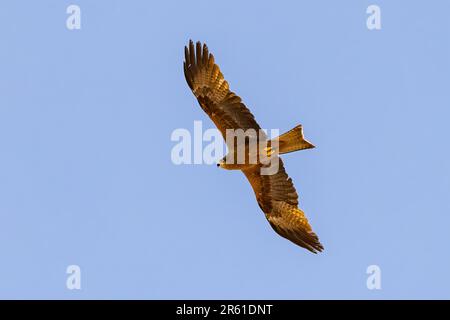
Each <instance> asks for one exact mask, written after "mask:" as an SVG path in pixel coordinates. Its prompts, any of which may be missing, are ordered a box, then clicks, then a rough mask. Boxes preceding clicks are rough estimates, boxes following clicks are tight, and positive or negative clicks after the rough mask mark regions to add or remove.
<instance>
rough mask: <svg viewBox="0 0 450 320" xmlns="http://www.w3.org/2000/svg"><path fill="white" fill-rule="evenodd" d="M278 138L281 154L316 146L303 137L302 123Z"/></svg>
mask: <svg viewBox="0 0 450 320" xmlns="http://www.w3.org/2000/svg"><path fill="white" fill-rule="evenodd" d="M276 139H278V153H279V154H283V153H289V152H294V151H298V150H303V149H312V148H314V145H313V144H312V143H310V142H309V141H307V140H306V139H305V138H304V137H303V128H302V126H301V125H298V126H296V127H295V128H294V129H291V130H289V131H288V132H286V133H284V134H282V135H281V136H279V137H278V138H276Z"/></svg>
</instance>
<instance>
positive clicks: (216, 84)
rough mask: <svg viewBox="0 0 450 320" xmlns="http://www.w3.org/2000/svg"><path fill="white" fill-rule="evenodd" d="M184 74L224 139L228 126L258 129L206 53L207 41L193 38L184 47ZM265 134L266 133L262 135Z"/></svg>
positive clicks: (251, 115)
mask: <svg viewBox="0 0 450 320" xmlns="http://www.w3.org/2000/svg"><path fill="white" fill-rule="evenodd" d="M184 54H185V61H184V75H185V78H186V81H187V83H188V85H189V87H190V88H191V90H192V92H193V93H194V95H195V97H196V98H197V100H198V102H199V104H200V106H201V107H202V109H203V110H204V111H205V112H206V114H207V115H208V116H209V117H210V118H211V120H212V121H213V122H214V124H215V125H216V127H217V128H218V129H219V131H220V132H221V133H222V136H223V137H224V139H225V138H226V130H227V129H234V130H236V129H243V130H247V129H255V131H256V132H258V133H259V132H260V130H261V128H260V126H259V125H258V123H257V122H256V120H255V117H254V116H253V114H252V113H251V112H250V110H249V109H248V108H247V107H246V106H245V105H244V103H242V100H241V98H240V97H239V96H238V95H236V94H235V93H234V92H232V91H230V87H229V85H228V82H227V81H226V80H225V78H224V76H223V74H222V72H221V71H220V68H219V66H218V65H217V64H216V63H215V62H214V56H213V55H212V54H211V53H209V51H208V47H207V46H206V44H203V46H202V45H201V43H200V42H197V43H196V45H195V47H194V43H193V42H192V41H189V46H188V47H185V49H184ZM264 137H265V135H264Z"/></svg>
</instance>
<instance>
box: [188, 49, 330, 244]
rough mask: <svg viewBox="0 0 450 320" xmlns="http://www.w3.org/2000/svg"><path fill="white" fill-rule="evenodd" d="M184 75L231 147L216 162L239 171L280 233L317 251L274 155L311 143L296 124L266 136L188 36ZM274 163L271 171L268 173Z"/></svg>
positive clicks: (209, 56)
mask: <svg viewBox="0 0 450 320" xmlns="http://www.w3.org/2000/svg"><path fill="white" fill-rule="evenodd" d="M184 74H185V77H186V81H187V83H188V85H189V87H190V88H191V90H192V92H193V93H194V95H195V97H196V98H197V100H198V102H199V104H200V106H201V107H202V109H203V110H204V111H205V112H206V114H207V115H208V116H209V117H210V118H211V120H212V121H213V122H214V124H215V125H216V127H217V128H218V129H219V131H220V132H221V133H222V136H223V138H224V139H225V140H226V142H227V145H228V147H229V149H230V153H229V154H228V155H227V156H226V157H225V158H224V159H222V160H221V161H220V162H219V164H218V166H220V167H222V168H224V169H229V170H241V171H242V172H243V173H244V175H245V176H246V177H247V179H248V181H249V182H250V184H251V186H252V188H253V191H254V193H255V196H256V200H257V202H258V204H259V206H260V208H261V210H262V211H263V212H264V214H265V216H266V218H267V220H268V221H269V223H270V225H271V226H272V228H273V229H274V230H275V231H276V232H277V233H278V234H279V235H281V236H282V237H284V238H286V239H289V240H290V241H292V242H294V243H295V244H297V245H299V246H301V247H303V248H306V249H308V250H310V251H312V252H314V253H316V252H317V251H322V250H323V246H322V244H321V243H320V242H319V239H318V237H317V235H316V234H315V233H314V232H313V231H312V229H311V226H310V225H309V223H308V220H307V219H306V216H305V214H304V213H303V211H302V210H301V209H299V208H298V195H297V192H296V190H295V188H294V185H293V183H292V180H291V178H289V177H288V175H287V174H286V171H285V169H284V165H283V162H282V160H281V158H279V157H278V154H283V153H288V152H293V151H297V150H302V149H309V148H313V147H314V146H313V145H312V144H311V143H309V142H308V141H306V140H305V139H304V137H303V131H302V127H301V126H297V127H295V128H294V129H292V130H290V131H288V132H286V133H285V134H283V135H281V136H280V137H278V139H275V140H269V139H268V137H267V136H266V134H265V133H264V131H263V130H261V128H260V126H259V124H258V123H257V122H256V120H255V118H254V116H253V115H252V114H251V113H250V111H249V110H248V109H247V108H246V106H245V105H244V104H243V103H242V101H241V98H239V96H237V95H236V94H235V93H234V92H232V91H230V89H229V85H228V82H227V81H226V80H225V79H224V77H223V75H222V73H221V71H220V69H219V67H218V66H217V64H215V62H214V57H213V55H212V54H210V53H209V51H208V48H207V46H206V45H205V44H204V45H203V47H202V45H201V44H200V42H197V44H196V46H195V47H194V43H193V42H192V41H190V42H189V47H185V62H184ZM230 132H244V133H245V137H244V139H241V140H240V142H239V135H237V136H238V137H236V136H235V137H233V136H231V139H230ZM230 147H231V148H230ZM239 150H241V151H242V154H243V159H242V158H240V155H239ZM239 160H241V161H239ZM242 160H243V161H242ZM273 163H275V164H276V166H275V167H276V170H275V171H274V172H270V170H269V169H271V165H272V164H273Z"/></svg>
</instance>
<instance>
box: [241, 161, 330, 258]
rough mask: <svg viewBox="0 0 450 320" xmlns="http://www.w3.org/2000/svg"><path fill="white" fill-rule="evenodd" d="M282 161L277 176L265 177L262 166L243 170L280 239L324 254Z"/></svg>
mask: <svg viewBox="0 0 450 320" xmlns="http://www.w3.org/2000/svg"><path fill="white" fill-rule="evenodd" d="M278 159H279V166H278V172H277V173H275V174H273V175H261V171H260V169H261V167H259V166H254V167H252V168H250V169H248V170H242V171H243V172H244V174H245V176H246V177H247V179H248V180H249V182H250V184H251V186H252V188H253V191H254V192H255V195H256V200H257V201H258V204H259V206H260V207H261V209H262V211H263V212H264V213H265V215H266V218H267V220H268V221H269V223H270V225H271V226H272V228H273V229H274V230H275V231H276V232H277V233H278V234H279V235H280V236H282V237H284V238H286V239H289V240H290V241H292V242H294V243H295V244H297V245H299V246H301V247H303V248H306V249H308V250H309V251H311V252H313V253H317V252H318V251H322V250H323V246H322V244H321V243H320V241H319V238H318V237H317V235H316V234H315V233H314V232H313V231H312V228H311V226H310V225H309V223H308V219H306V216H305V214H304V212H303V211H302V210H300V209H299V208H298V195H297V191H296V190H295V188H294V184H293V183H292V179H291V178H289V177H288V175H287V174H286V171H285V169H284V165H283V162H282V161H281V159H280V158H278Z"/></svg>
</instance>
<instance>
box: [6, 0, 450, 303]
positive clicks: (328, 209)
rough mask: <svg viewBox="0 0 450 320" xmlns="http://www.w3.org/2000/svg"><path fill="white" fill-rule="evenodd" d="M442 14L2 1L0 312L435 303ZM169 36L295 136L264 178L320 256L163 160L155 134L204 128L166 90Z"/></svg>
mask: <svg viewBox="0 0 450 320" xmlns="http://www.w3.org/2000/svg"><path fill="white" fill-rule="evenodd" d="M70 4H77V5H79V6H80V8H81V12H82V15H81V30H73V31H70V30H68V29H67V28H66V19H67V14H66V8H67V6H69V5H70ZM370 4H377V5H379V6H380V8H381V19H382V20H381V21H382V22H381V23H382V29H381V30H375V31H369V30H368V29H367V27H366V18H367V14H366V8H367V7H368V6H369V5H370ZM449 12H450V5H449V3H448V1H443V0H442V1H434V2H433V3H428V2H426V1H376V2H372V1H344V2H337V1H308V2H306V1H303V2H300V1H282V2H277V3H276V4H275V2H273V1H246V2H243V1H227V2H226V3H225V2H223V1H222V2H212V1H190V2H182V1H164V2H163V1H159V2H150V1H106V0H103V1H81V0H80V1H70V2H69V1H56V0H53V1H4V2H2V3H1V4H0V39H1V42H2V46H1V48H2V49H1V50H0V195H1V196H0V252H1V257H2V258H1V262H0V298H43V299H47V298H60V299H78V298H84V299H91V298H125V299H129V298H136V299H164V298H177V299H178V298H191V299H197V298H204V299H216V298H246V299H251V298H255V299H258V298H264V299H311V298H326V299H329V298H340V299H347V298H358V299H382V298H385V299H393V298H425V299H429V298H447V299H448V298H450V275H449V272H448V270H450V251H449V249H448V244H449V243H450V232H449V226H450V215H449V213H450V202H449V201H448V199H449V192H450V151H449V148H448V138H449V136H450V129H449V126H448V119H449V118H450V109H449V107H450V93H449V89H448V88H449V82H450V58H449V57H450V24H449V23H448V13H449ZM188 39H194V40H201V41H205V42H206V43H207V44H208V46H209V49H210V51H211V52H213V53H214V55H215V58H216V61H217V63H218V64H219V65H220V66H221V69H222V71H223V73H224V75H225V77H226V79H227V80H228V81H229V83H230V86H231V88H232V89H233V90H234V91H235V92H236V93H238V94H239V95H240V96H241V97H242V99H243V101H244V102H245V103H246V105H247V106H248V107H249V108H250V110H251V111H252V112H253V113H254V115H255V117H256V119H257V120H258V122H259V123H260V125H261V126H262V127H263V128H279V129H280V130H281V131H286V130H288V129H291V128H292V127H294V126H295V125H297V124H299V123H301V124H303V126H304V130H305V135H306V137H307V138H308V139H309V140H310V141H311V142H313V143H314V144H315V145H316V146H317V148H316V149H313V150H308V151H304V152H297V153H293V154H288V155H286V156H284V162H285V167H286V170H287V172H288V173H289V175H290V176H291V177H292V179H293V181H294V183H295V185H296V187H297V190H298V193H299V195H300V206H301V207H302V208H303V210H304V211H305V212H306V214H307V216H308V218H309V220H310V222H311V224H312V225H313V228H314V230H315V231H316V232H317V233H318V235H319V237H320V239H321V241H322V243H323V244H324V246H325V251H324V252H323V253H321V254H319V255H313V254H310V253H309V252H307V251H306V250H303V249H301V248H299V247H296V246H295V245H293V244H291V243H290V242H288V241H286V240H284V239H282V238H280V237H278V236H277V235H276V234H275V233H274V232H273V231H272V230H271V228H270V226H269V225H268V223H267V221H266V220H265V218H264V215H263V213H262V212H261V211H260V209H259V207H258V205H257V203H256V201H255V199H254V195H253V192H252V190H251V187H250V185H249V184H248V183H247V181H246V180H245V178H244V176H243V175H242V174H241V173H240V172H230V171H225V170H220V169H217V168H216V167H215V166H208V165H180V166H175V165H174V164H173V163H172V161H171V158H170V153H171V149H172V148H173V146H174V145H175V143H174V142H172V141H171V140H170V135H171V133H172V131H173V130H174V129H177V128H186V129H189V130H192V128H193V124H194V120H202V121H203V126H204V128H205V129H206V128H212V127H213V124H212V122H210V121H209V119H208V118H207V117H206V115H205V114H204V113H203V112H202V110H201V109H200V107H199V106H198V105H197V102H196V100H195V99H194V97H193V95H192V93H191V92H190V91H189V89H188V87H187V85H186V83H185V80H184V76H183V73H182V61H183V46H184V45H185V44H186V43H187V41H188ZM74 264H75V265H79V266H80V268H81V287H82V288H81V290H68V289H67V288H66V278H67V274H66V268H67V266H68V265H74ZM373 264H375V265H378V266H379V267H380V268H381V271H382V277H381V282H382V289H381V290H368V289H367V287H366V279H367V277H368V275H367V274H366V268H367V267H368V266H369V265H373Z"/></svg>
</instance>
